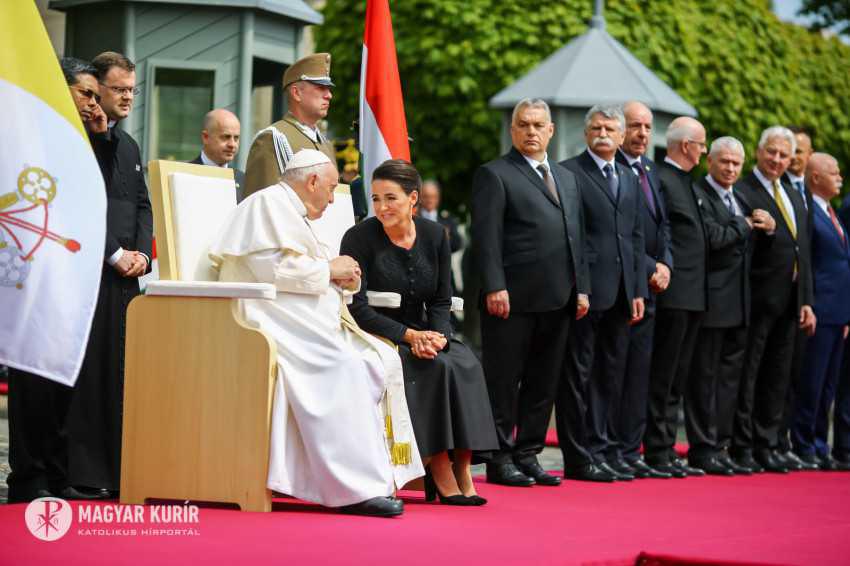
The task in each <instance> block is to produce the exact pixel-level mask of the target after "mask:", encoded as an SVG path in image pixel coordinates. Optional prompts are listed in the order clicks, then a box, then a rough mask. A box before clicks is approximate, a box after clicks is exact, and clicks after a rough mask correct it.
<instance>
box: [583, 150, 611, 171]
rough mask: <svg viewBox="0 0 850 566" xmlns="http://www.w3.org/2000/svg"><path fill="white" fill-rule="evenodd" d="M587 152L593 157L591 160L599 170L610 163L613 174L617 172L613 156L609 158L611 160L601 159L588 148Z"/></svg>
mask: <svg viewBox="0 0 850 566" xmlns="http://www.w3.org/2000/svg"><path fill="white" fill-rule="evenodd" d="M587 153H589V154H590V156H591V157H592V158H593V161H595V162H596V166H597V167H599V170H600V171H602V172H604V171H605V166H606V165H610V166H611V170H612V171H614V175H616V174H617V167H616V166H615V165H614V158H613V157H612V158H611V161H605V160H604V159H602V158H601V157H599V156H598V155H596V154H595V153H593V151H592V150H591V149H590V148H587Z"/></svg>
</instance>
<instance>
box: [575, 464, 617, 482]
mask: <svg viewBox="0 0 850 566" xmlns="http://www.w3.org/2000/svg"><path fill="white" fill-rule="evenodd" d="M564 477H565V478H567V479H571V480H578V481H598V482H604V483H609V482H612V481H614V480H615V479H616V478H615V477H614V476H613V475H612V474H609V473H608V472H606V471H603V470H602V469H600V468H598V467H597V466H596V465H594V464H585V465H583V466H578V467H577V468H564Z"/></svg>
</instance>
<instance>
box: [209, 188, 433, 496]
mask: <svg viewBox="0 0 850 566" xmlns="http://www.w3.org/2000/svg"><path fill="white" fill-rule="evenodd" d="M306 215H307V210H306V208H305V207H304V204H303V203H302V202H301V199H300V198H299V197H298V195H297V194H296V193H295V191H294V190H293V189H292V188H291V187H289V186H288V185H286V184H285V183H282V182H281V183H280V184H278V185H273V186H271V187H268V188H266V189H263V190H262V191H258V192H256V193H254V194H253V195H251V196H250V197H248V198H247V199H246V200H245V201H243V202H242V203H241V204H240V205H239V206H238V207H237V208H236V209H235V210H234V211H233V213H231V216H230V217H229V218H228V220H227V221H226V222H225V226H224V228H223V231H222V235H221V236H220V238H219V239H218V241H217V242H216V243H215V244H213V246H212V247H211V248H210V257H211V259H212V260H213V262H214V264H216V265H217V266H218V267H219V270H220V272H219V279H220V280H221V281H247V282H260V283H273V284H274V285H275V287H276V288H277V291H278V292H277V298H276V299H275V300H274V301H267V300H259V299H243V300H242V301H241V308H242V309H243V315H244V317H245V319H246V320H248V321H250V322H252V323H255V324H257V325H258V326H259V327H260V328H261V329H263V330H264V331H266V332H268V333H270V334H271V335H272V336H273V337H274V340H275V342H276V344H277V362H278V376H277V377H278V378H277V382H276V385H275V396H274V411H273V415H272V435H271V457H270V461H269V479H268V487H269V488H270V489H273V490H275V491H279V492H282V493H286V494H289V495H292V496H294V497H297V498H299V499H304V500H306V501H312V502H316V503H320V504H322V505H327V506H330V507H338V506H341V505H349V504H352V503H357V502H360V501H364V500H366V499H370V498H372V497H379V496H387V495H391V494H392V493H393V490H394V488H401V487H402V486H403V485H404V484H405V483H407V482H408V481H410V480H412V479H415V478H417V477H420V476H422V475H423V474H424V471H423V469H422V461H421V459H420V457H419V450H418V449H417V447H416V441H415V439H414V437H413V428H412V426H411V423H410V415H409V413H408V410H407V402H406V400H405V396H404V381H403V378H402V370H401V360H400V359H399V357H398V353H397V352H396V351H395V349H394V348H393V347H391V346H389V345H387V344H385V343H384V342H381V341H380V340H378V339H376V338H374V337H372V336H370V335H368V334H366V333H364V332H363V331H362V330H360V328H358V327H357V325H356V323H354V321H353V319H352V318H351V317H350V315H349V314H348V310H347V309H346V308H345V307H344V304H343V301H342V292H341V291H340V290H339V288H337V287H336V286H335V285H332V284H331V283H330V267H329V261H328V256H327V253H326V250H327V247H326V246H325V245H324V244H322V243H320V242H319V240H318V239H317V238H316V236H315V234H314V233H313V231H312V229H311V228H310V226H309V224H308V223H307V219H306Z"/></svg>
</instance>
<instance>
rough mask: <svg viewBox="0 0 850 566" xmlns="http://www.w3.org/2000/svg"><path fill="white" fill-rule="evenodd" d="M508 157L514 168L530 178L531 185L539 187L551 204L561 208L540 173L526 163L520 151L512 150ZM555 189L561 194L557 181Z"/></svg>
mask: <svg viewBox="0 0 850 566" xmlns="http://www.w3.org/2000/svg"><path fill="white" fill-rule="evenodd" d="M508 157H509V158H510V160H511V162H512V163H513V164H514V166H515V167H516V168H517V169H519V170H520V171H522V173H523V175H525V176H526V178H528V180H529V181H531V183H532V184H533V185H534V186H535V187H537V188H538V189H539V190H540V191H541V192H542V193H543V195H544V196H545V197H546V198H547V199H549V202H551V203H552V204H554V205H555V206H559V205H558V203H557V202H556V201H555V198H554V197H553V196H552V194H551V193H550V192H549V188H548V187H547V186H546V183H544V182H543V179H541V178H540V175H538V173H537V172H536V171H535V170H534V169H532V168H531V165H530V164H529V163H528V161H526V159H525V157H523V155H522V154H521V153H520V152H519V151H517V149H516V148H511V151H510V153H508ZM550 170H551V169H550ZM553 178H554V177H553ZM555 187H556V189H558V191H559V192H560V188H559V187H558V182H557V181H555Z"/></svg>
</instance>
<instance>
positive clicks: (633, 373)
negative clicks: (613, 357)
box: [608, 296, 655, 461]
mask: <svg viewBox="0 0 850 566" xmlns="http://www.w3.org/2000/svg"><path fill="white" fill-rule="evenodd" d="M645 305H646V310H645V312H644V315H643V319H642V320H641V321H640V322H638V323H637V324H635V325H634V326H632V327H631V328H630V329H629V344H628V353H627V354H626V370H625V372H624V375H623V391H622V394H621V395H620V402H619V407H617V408H616V409H615V410H614V412H613V413H614V414H615V415H616V417H614V418H612V420H611V423H610V427H609V429H608V432H609V439H611V438H612V437H613V439H614V440H616V443H617V449H618V450H619V454H620V456H622V457H623V458H624V459H626V460H627V461H634V460H637V459H638V458H639V457H640V443H641V439H643V434H644V431H645V430H646V412H647V403H648V402H649V369H650V365H651V363H652V340H653V338H654V336H655V297H654V296H651V297H650V298H648V299H647V300H646V301H645Z"/></svg>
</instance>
